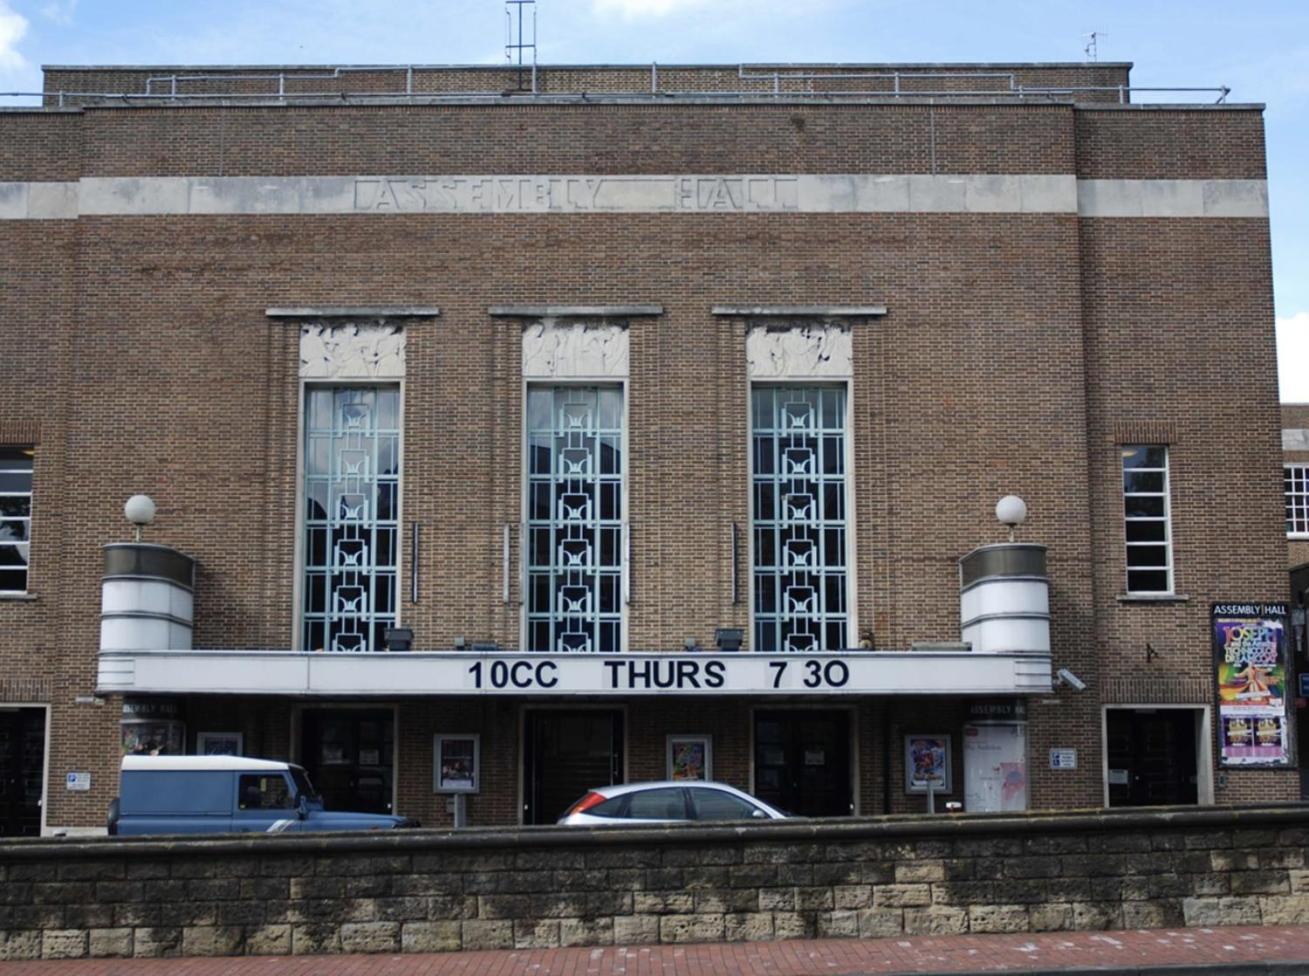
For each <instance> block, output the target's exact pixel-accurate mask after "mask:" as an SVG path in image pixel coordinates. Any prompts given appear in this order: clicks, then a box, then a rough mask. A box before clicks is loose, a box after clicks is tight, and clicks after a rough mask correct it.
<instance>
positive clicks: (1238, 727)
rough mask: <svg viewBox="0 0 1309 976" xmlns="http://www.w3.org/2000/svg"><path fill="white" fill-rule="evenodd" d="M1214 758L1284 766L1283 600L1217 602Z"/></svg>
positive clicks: (1237, 763) (1214, 609) (1214, 615)
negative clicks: (1215, 741)
mask: <svg viewBox="0 0 1309 976" xmlns="http://www.w3.org/2000/svg"><path fill="white" fill-rule="evenodd" d="M1210 617H1211V623H1212V632H1213V644H1214V677H1215V680H1216V681H1217V686H1218V723H1217V724H1218V758H1219V763H1220V764H1221V765H1223V766H1287V765H1289V764H1290V762H1291V746H1290V741H1289V737H1288V735H1287V717H1286V694H1287V678H1288V676H1287V663H1288V662H1287V654H1286V648H1287V643H1286V620H1287V607H1286V604H1285V603H1215V604H1214V605H1213V607H1212V609H1211V614H1210Z"/></svg>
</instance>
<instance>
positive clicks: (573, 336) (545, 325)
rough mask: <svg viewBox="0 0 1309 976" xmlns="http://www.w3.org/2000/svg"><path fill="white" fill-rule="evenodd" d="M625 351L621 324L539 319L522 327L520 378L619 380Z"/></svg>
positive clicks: (624, 329)
mask: <svg viewBox="0 0 1309 976" xmlns="http://www.w3.org/2000/svg"><path fill="white" fill-rule="evenodd" d="M627 348H628V345H627V327H626V326H625V325H618V324H615V323H608V322H575V321H568V322H561V321H559V320H557V319H548V318H547V319H542V320H540V321H539V322H533V323H531V324H529V325H526V326H524V327H523V376H524V377H526V378H528V379H566V378H586V377H614V378H622V377H624V376H626V375H627V363H628V353H627Z"/></svg>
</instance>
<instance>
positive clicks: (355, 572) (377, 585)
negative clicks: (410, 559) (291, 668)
mask: <svg viewBox="0 0 1309 976" xmlns="http://www.w3.org/2000/svg"><path fill="white" fill-rule="evenodd" d="M304 431H305V444H304V472H305V486H304V497H305V511H304V601H303V607H304V610H303V618H302V619H303V622H304V623H303V632H302V641H303V644H302V646H303V648H304V649H305V650H310V651H317V650H323V651H380V650H382V649H383V648H384V641H383V637H384V632H385V630H386V628H388V627H393V626H395V622H396V599H397V597H396V579H397V571H398V563H399V521H398V519H399V492H400V391H399V389H398V388H396V387H388V386H360V387H315V386H310V387H306V388H305V426H304Z"/></svg>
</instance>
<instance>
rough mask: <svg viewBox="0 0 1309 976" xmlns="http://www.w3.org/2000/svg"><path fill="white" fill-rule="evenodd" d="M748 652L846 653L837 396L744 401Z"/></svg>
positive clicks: (757, 391) (771, 389) (756, 393)
mask: <svg viewBox="0 0 1309 976" xmlns="http://www.w3.org/2000/svg"><path fill="white" fill-rule="evenodd" d="M751 401H752V402H751V423H750V427H751V440H752V445H751V455H752V461H751V469H752V477H751V481H752V486H751V489H752V491H751V494H752V498H751V507H752V511H751V519H752V529H753V533H754V537H753V543H754V567H753V586H754V650H756V651H837V650H844V649H845V648H847V647H849V646H850V642H849V635H848V633H847V630H848V626H849V606H848V589H849V586H848V584H849V569H848V565H849V564H848V559H847V544H846V543H847V539H846V536H847V521H846V519H847V516H846V470H845V454H846V432H845V425H846V416H845V414H846V406H845V403H846V394H845V388H844V387H840V386H831V387H827V386H824V387H794V386H755V387H754V388H753V390H752V391H751Z"/></svg>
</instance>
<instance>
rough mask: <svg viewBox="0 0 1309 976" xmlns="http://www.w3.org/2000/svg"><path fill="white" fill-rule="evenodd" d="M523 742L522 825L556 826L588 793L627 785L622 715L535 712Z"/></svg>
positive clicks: (528, 720)
mask: <svg viewBox="0 0 1309 976" xmlns="http://www.w3.org/2000/svg"><path fill="white" fill-rule="evenodd" d="M524 737H525V739H526V741H525V742H524V744H523V767H524V768H523V823H527V824H552V823H554V822H555V821H556V820H558V819H559V817H560V816H561V815H562V814H563V812H564V811H565V810H566V809H568V805H569V804H570V803H572V802H573V801H574V800H576V799H578V798H579V797H581V796H582V794H584V793H585V792H586V791H587V790H589V789H592V788H593V787H596V786H610V785H612V784H614V783H621V782H622V781H623V713H622V712H621V711H608V710H604V711H599V710H597V711H576V712H570V711H553V710H541V711H530V712H528V713H527V716H526V721H525V722H524Z"/></svg>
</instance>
